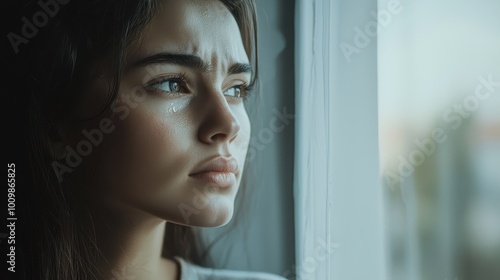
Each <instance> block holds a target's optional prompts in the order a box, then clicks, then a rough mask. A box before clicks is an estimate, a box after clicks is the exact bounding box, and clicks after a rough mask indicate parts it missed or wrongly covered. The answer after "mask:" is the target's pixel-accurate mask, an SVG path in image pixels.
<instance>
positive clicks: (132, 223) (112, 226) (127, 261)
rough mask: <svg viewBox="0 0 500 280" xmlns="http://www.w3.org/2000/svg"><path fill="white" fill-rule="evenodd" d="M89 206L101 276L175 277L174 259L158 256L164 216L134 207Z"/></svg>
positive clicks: (160, 248) (161, 241) (151, 279)
mask: <svg viewBox="0 0 500 280" xmlns="http://www.w3.org/2000/svg"><path fill="white" fill-rule="evenodd" d="M93 210H94V211H92V212H93V215H92V216H93V217H92V218H93V223H94V228H95V233H96V239H97V240H96V241H97V242H96V243H97V246H98V248H99V249H100V250H101V254H102V255H101V258H99V260H98V267H99V270H100V272H101V275H104V276H108V277H106V278H105V279H128V278H130V279H144V280H153V279H162V280H168V279H171V280H175V279H177V276H176V274H177V267H176V264H175V261H173V260H170V259H166V258H163V257H162V248H163V241H164V238H165V226H166V221H165V220H162V219H159V218H157V217H154V216H152V215H150V214H147V213H144V212H140V211H137V210H135V211H131V210H109V209H102V208H99V209H93ZM127 277H128V278H127ZM134 277H135V278H134Z"/></svg>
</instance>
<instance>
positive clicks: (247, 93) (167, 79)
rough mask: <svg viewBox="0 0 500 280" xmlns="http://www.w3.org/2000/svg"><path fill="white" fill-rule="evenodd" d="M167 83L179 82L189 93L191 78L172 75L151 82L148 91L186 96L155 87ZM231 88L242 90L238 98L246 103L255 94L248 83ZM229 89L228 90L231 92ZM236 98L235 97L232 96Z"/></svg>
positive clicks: (182, 74)
mask: <svg viewBox="0 0 500 280" xmlns="http://www.w3.org/2000/svg"><path fill="white" fill-rule="evenodd" d="M165 82H178V83H179V84H180V86H181V88H184V89H187V91H189V88H188V87H187V84H189V78H188V77H187V75H186V73H180V74H177V75H171V76H165V77H161V78H158V79H156V80H154V81H152V82H150V83H149V84H148V85H147V86H146V89H147V90H148V91H157V92H160V94H165V95H180V94H184V92H175V91H165V90H161V89H159V88H157V87H155V86H158V85H161V84H163V83H165ZM231 88H240V91H241V92H242V94H241V95H242V96H241V97H236V98H240V99H242V100H243V101H244V102H245V101H247V100H248V97H249V96H250V95H251V94H252V93H253V85H247V83H242V84H240V85H235V86H233V87H230V88H229V89H231ZM229 89H228V90H229ZM230 97H234V96H230Z"/></svg>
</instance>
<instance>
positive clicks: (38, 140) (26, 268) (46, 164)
mask: <svg viewBox="0 0 500 280" xmlns="http://www.w3.org/2000/svg"><path fill="white" fill-rule="evenodd" d="M219 1H221V2H222V3H223V4H224V5H225V6H226V7H227V8H228V10H229V11H230V12H231V13H232V15H233V16H234V18H235V20H236V22H237V24H238V26H239V29H240V32H241V36H242V40H243V44H244V47H245V50H246V52H247V55H248V57H249V59H250V63H251V64H252V65H253V67H254V69H255V73H254V76H253V77H252V79H254V80H256V79H257V73H258V71H257V47H256V46H257V36H256V33H257V28H256V11H255V6H254V3H253V0H234V1H232V0H219ZM52 2H53V3H56V5H57V4H58V3H59V2H60V3H63V2H66V4H64V5H63V4H60V3H59V7H58V10H57V12H55V13H53V15H51V17H50V18H48V21H47V23H46V25H44V26H43V27H40V28H39V30H38V34H36V36H34V37H33V38H31V39H30V40H29V42H27V43H23V44H20V45H18V46H17V48H18V53H17V54H16V55H14V56H13V57H12V59H11V60H10V61H9V64H11V65H12V69H11V71H10V72H9V74H8V79H9V80H11V83H12V84H14V85H15V86H13V87H12V89H10V93H11V94H12V96H14V97H15V100H16V102H15V103H16V104H17V105H16V109H15V111H16V112H17V114H18V121H19V122H21V123H22V126H23V127H24V131H25V133H24V135H25V136H26V137H25V139H23V141H21V146H22V154H24V155H25V157H26V162H27V164H29V166H28V167H29V168H30V169H31V171H32V172H31V173H29V174H26V175H29V176H28V178H27V180H28V181H29V182H28V183H29V185H28V186H26V187H25V190H24V192H25V194H24V195H25V197H24V198H25V199H24V200H25V201H24V202H23V203H24V206H25V207H23V210H24V212H23V213H22V216H23V219H24V221H25V223H26V224H25V227H26V228H25V229H24V230H26V231H28V232H30V233H31V238H29V240H28V239H27V240H26V241H27V242H25V243H24V244H23V245H22V246H24V247H23V248H22V250H21V251H20V252H19V254H20V259H21V262H22V265H23V272H22V273H23V275H22V276H23V278H25V279H47V280H49V279H50V280H68V279H100V278H99V275H98V269H97V264H96V263H94V260H95V259H96V258H97V256H98V255H99V254H100V251H99V248H97V246H96V245H95V240H96V236H95V232H94V231H93V230H92V229H91V228H89V227H86V226H85V225H88V223H87V222H83V221H90V222H91V219H92V217H90V216H89V214H88V212H86V211H85V207H84V205H81V201H80V200H79V199H77V197H78V193H77V191H75V188H73V187H72V186H71V184H72V181H71V179H67V180H66V179H65V180H64V181H62V182H60V181H59V180H58V178H57V175H56V174H55V172H54V171H53V169H52V167H51V163H52V162H53V160H54V159H55V158H56V155H55V151H53V150H52V149H51V143H53V142H54V141H58V140H60V139H58V138H59V137H60V136H59V133H58V131H57V127H58V125H59V124H60V123H64V122H67V121H68V116H69V115H70V113H71V111H72V110H73V109H74V105H75V104H76V103H77V102H78V100H79V96H81V95H82V94H85V86H86V85H88V84H89V82H90V81H93V80H94V79H96V78H97V77H98V75H99V71H100V69H101V67H102V66H103V65H102V63H103V61H104V63H105V64H106V69H109V73H110V74H111V76H112V82H111V84H110V87H109V94H108V100H107V102H106V106H104V107H103V108H102V109H101V110H100V112H99V113H98V114H97V115H96V116H93V117H98V116H100V115H101V114H104V113H106V112H107V111H108V110H109V108H110V106H111V104H112V103H113V101H114V100H115V99H116V97H117V96H118V89H119V85H120V81H121V78H122V74H123V73H122V70H123V69H124V62H125V56H126V53H125V49H126V48H127V46H129V45H130V44H131V43H132V42H133V41H134V40H136V39H137V38H138V36H139V35H140V32H141V30H142V28H144V26H145V25H146V24H147V23H148V22H149V21H150V20H151V18H152V16H153V15H154V13H155V11H156V8H157V5H158V3H157V2H158V1H155V0H126V1H125V0H72V1H52ZM36 5H37V1H30V2H29V3H28V4H27V5H25V6H24V7H23V9H25V10H26V9H32V10H36V9H39V7H38V6H36ZM53 11H54V10H53ZM80 121H86V120H80ZM21 157H22V156H21V155H20V158H21ZM242 187H243V185H242ZM241 191H243V190H240V192H241ZM166 235H167V236H168V237H169V238H168V240H167V241H169V242H170V243H168V242H167V243H166V244H165V248H166V251H168V252H169V253H170V254H172V255H178V256H182V257H184V258H186V259H188V260H191V261H192V262H194V263H198V264H202V263H203V256H205V255H206V254H202V252H199V251H198V250H196V248H195V247H194V246H193V244H194V242H195V240H194V239H195V235H194V232H193V230H192V228H190V227H187V226H181V225H176V224H173V223H167V229H166ZM28 241H29V242H28Z"/></svg>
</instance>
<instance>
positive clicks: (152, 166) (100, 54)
mask: <svg viewBox="0 0 500 280" xmlns="http://www.w3.org/2000/svg"><path fill="white" fill-rule="evenodd" d="M63 2H66V3H63ZM51 4H52V6H50V5H49V7H48V8H47V7H46V6H47V5H48V4H47V5H46V6H44V7H45V8H43V9H44V10H45V11H52V14H53V17H52V18H50V19H49V22H48V23H47V25H46V26H43V28H42V27H40V30H39V34H37V36H36V37H34V38H33V39H32V40H31V41H29V42H28V43H23V44H18V45H17V46H16V47H18V50H19V54H18V57H17V58H16V60H17V61H16V65H17V66H16V68H17V69H15V71H13V72H14V76H13V79H17V81H16V82H17V83H18V85H19V86H18V87H16V88H15V89H14V91H15V92H18V93H19V94H21V92H22V94H23V96H24V97H25V98H26V102H27V103H28V104H29V107H28V110H27V111H26V116H27V125H28V127H29V130H28V134H27V135H28V136H29V137H28V138H29V141H28V151H29V152H28V156H29V157H30V163H31V164H32V168H33V170H34V172H33V182H35V183H36V184H34V185H33V190H30V191H29V192H28V193H29V194H30V195H31V196H32V197H31V200H28V201H31V202H32V203H34V204H32V205H31V206H30V210H29V213H26V220H32V221H34V222H33V225H32V228H31V229H32V230H34V233H35V234H34V235H33V243H32V244H30V245H29V247H30V250H29V254H26V253H25V255H24V256H23V263H24V264H25V266H29V265H30V264H31V266H32V268H33V269H32V270H30V271H26V272H25V273H26V275H25V276H26V278H28V279H51V280H53V279H65V280H66V279H143V280H148V279H183V280H184V279H209V278H210V279H282V278H280V277H277V276H273V275H270V274H265V273H245V272H232V271H223V270H211V269H205V268H201V267H200V266H197V265H195V264H194V263H199V262H200V261H201V256H200V254H199V252H197V250H196V249H197V248H196V246H195V245H196V244H195V243H194V241H195V236H194V234H193V231H192V228H191V227H218V226H222V225H224V224H226V223H228V221H229V220H230V219H231V217H232V215H233V208H234V200H235V195H236V193H237V191H238V188H239V185H240V182H241V178H242V174H243V171H244V165H245V157H246V152H247V148H248V144H249V139H250V123H249V119H248V115H247V113H246V110H245V107H244V100H245V99H246V98H247V97H248V96H249V94H250V93H251V89H252V86H253V85H254V83H255V81H256V77H257V63H256V62H257V55H256V36H255V34H256V23H255V18H256V17H255V9H254V4H253V3H252V1H250V0H248V1H246V0H238V1H230V0H204V1H200V0H197V1H196V0H190V1H186V0H158V1H155V0H142V1H141V0H136V1H121V0H120V1H118V0H115V1H113V0H108V1H78V0H73V1H59V2H56V1H52V2H51ZM56 6H57V7H56ZM56 8H57V9H56ZM25 249H26V250H24V251H23V252H27V250H28V248H25ZM31 254H33V257H32V258H30V257H28V255H31Z"/></svg>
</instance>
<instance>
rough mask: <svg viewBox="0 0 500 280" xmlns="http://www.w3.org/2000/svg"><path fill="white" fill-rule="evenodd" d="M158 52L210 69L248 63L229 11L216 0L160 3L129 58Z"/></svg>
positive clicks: (167, 1)
mask: <svg viewBox="0 0 500 280" xmlns="http://www.w3.org/2000/svg"><path fill="white" fill-rule="evenodd" d="M160 52H170V53H180V54H193V55H197V56H200V57H201V58H202V59H203V60H205V61H206V62H207V63H209V64H212V65H214V66H215V65H217V64H229V63H232V62H244V63H248V57H247V54H246V52H245V48H244V46H243V42H242V40H241V34H240V31H239V28H238V25H237V23H236V20H235V19H234V17H233V15H232V14H231V13H230V12H229V10H228V9H227V8H226V7H225V6H224V5H223V4H222V3H221V2H220V1H218V0H163V1H160V4H159V7H158V9H157V11H156V13H155V14H154V16H153V18H152V20H151V21H150V22H149V23H148V25H146V26H145V28H144V29H143V31H142V32H141V34H140V37H139V39H138V40H137V41H136V42H135V43H134V44H132V46H131V52H130V56H131V57H133V58H137V57H144V56H148V55H153V54H157V53H160Z"/></svg>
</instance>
